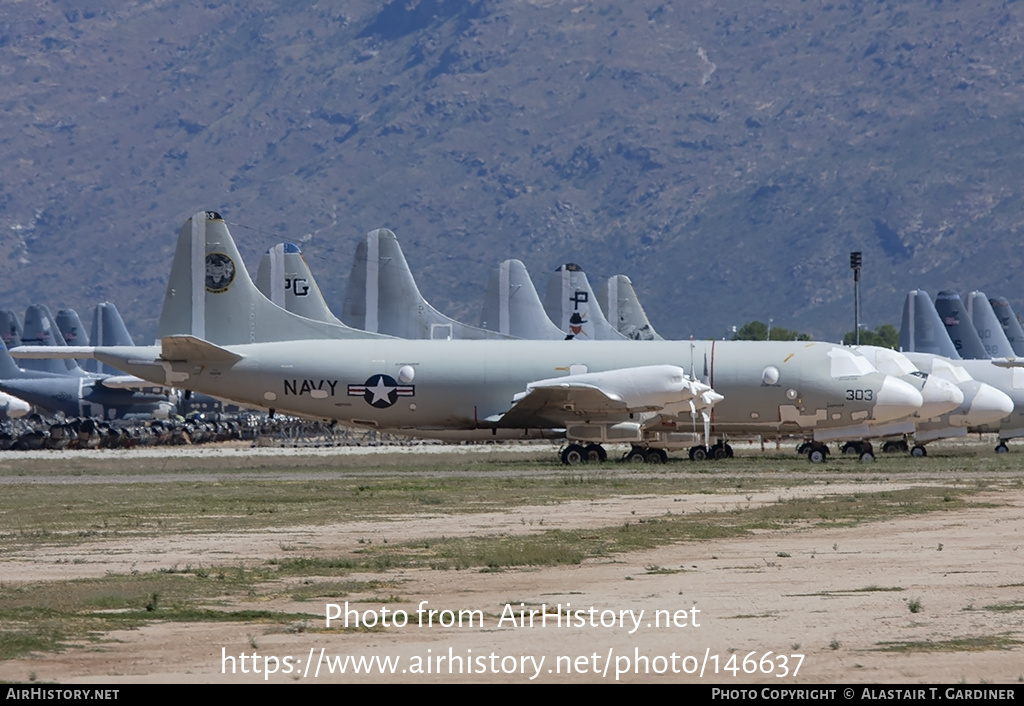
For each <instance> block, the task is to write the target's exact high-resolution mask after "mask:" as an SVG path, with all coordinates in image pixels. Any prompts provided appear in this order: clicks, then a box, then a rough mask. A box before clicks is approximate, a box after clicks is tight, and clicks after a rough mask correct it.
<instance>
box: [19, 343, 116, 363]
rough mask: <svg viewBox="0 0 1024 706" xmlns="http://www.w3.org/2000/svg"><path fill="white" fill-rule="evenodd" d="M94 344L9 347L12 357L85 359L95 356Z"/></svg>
mask: <svg viewBox="0 0 1024 706" xmlns="http://www.w3.org/2000/svg"><path fill="white" fill-rule="evenodd" d="M95 352H96V348H95V346H18V347H17V348H12V349H11V357H12V358H28V359H30V360H50V359H52V358H64V359H68V358H71V359H74V358H80V359H82V360H87V359H89V358H93V357H95V356H94V355H93V354H94V353H95Z"/></svg>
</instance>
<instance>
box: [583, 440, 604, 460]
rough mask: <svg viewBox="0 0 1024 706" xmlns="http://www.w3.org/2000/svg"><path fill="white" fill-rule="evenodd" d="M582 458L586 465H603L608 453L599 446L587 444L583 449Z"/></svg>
mask: <svg viewBox="0 0 1024 706" xmlns="http://www.w3.org/2000/svg"><path fill="white" fill-rule="evenodd" d="M583 457H584V458H585V459H586V462H587V463H604V462H605V461H607V460H608V452H607V451H605V450H604V447H603V446H601V444H587V446H586V448H585V449H583Z"/></svg>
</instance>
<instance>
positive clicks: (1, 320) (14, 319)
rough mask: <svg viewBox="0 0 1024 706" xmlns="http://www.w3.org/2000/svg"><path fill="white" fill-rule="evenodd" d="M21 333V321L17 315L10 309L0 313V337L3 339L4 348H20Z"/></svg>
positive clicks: (22, 330) (22, 331)
mask: <svg viewBox="0 0 1024 706" xmlns="http://www.w3.org/2000/svg"><path fill="white" fill-rule="evenodd" d="M23 333H24V329H23V328H22V325H21V319H19V318H18V315H17V314H15V313H14V312H13V311H11V310H10V309H4V310H3V311H0V337H2V338H3V341H4V345H5V346H7V347H8V348H14V347H15V346H20V345H21V336H22V334H23Z"/></svg>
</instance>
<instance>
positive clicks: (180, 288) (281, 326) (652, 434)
mask: <svg viewBox="0 0 1024 706" xmlns="http://www.w3.org/2000/svg"><path fill="white" fill-rule="evenodd" d="M976 295H977V296H976ZM946 302H955V306H957V307H959V298H958V297H955V295H954V296H950V295H949V293H942V294H940V297H939V302H938V304H939V306H940V307H942V306H945V305H946ZM993 302H994V303H995V302H1001V303H999V304H997V306H996V311H998V312H999V313H998V314H996V313H994V312H993V309H992V306H989V302H988V300H987V299H986V298H984V295H980V293H972V296H971V297H970V299H969V305H970V306H969V307H968V308H969V309H970V308H971V307H973V309H972V310H971V311H970V312H968V311H966V310H963V307H959V308H957V309H956V310H955V311H953V310H952V309H950V310H949V311H950V312H952V313H946V314H944V316H945V321H943V319H942V318H940V315H939V313H938V312H937V311H936V310H935V307H934V306H933V305H932V303H931V300H930V298H929V297H928V296H927V294H925V293H923V292H919V291H918V292H912V293H911V294H910V295H909V296H908V299H907V305H906V308H905V311H904V324H903V329H902V334H901V335H903V336H906V337H908V338H907V340H906V341H901V346H902V348H903V349H904V350H905V351H908V352H907V353H900V352H896V351H892V350H888V349H883V348H875V347H870V346H859V347H846V346H841V345H837V344H831V343H824V342H807V341H792V342H781V341H771V342H769V341H763V342H756V341H710V340H709V341H694V340H690V341H666V340H664V339H663V338H662V337H661V336H659V335H658V334H657V333H656V332H655V331H654V328H653V327H652V326H651V324H650V321H649V320H648V319H647V316H646V314H645V313H644V311H643V308H642V307H641V305H640V302H639V300H638V299H637V296H636V293H635V291H634V290H633V287H632V284H631V282H630V281H629V279H628V278H627V277H625V276H623V275H618V276H616V277H613V278H611V279H609V280H608V281H607V282H606V283H605V285H604V286H603V287H602V291H601V293H600V295H595V294H594V292H593V290H592V289H591V288H590V285H589V283H588V282H587V280H586V276H585V274H584V272H583V271H582V269H580V268H579V267H578V266H576V265H572V264H568V265H563V266H561V267H559V268H558V269H557V270H556V271H555V272H554V273H553V274H552V275H551V278H550V280H549V282H548V286H547V290H546V293H545V297H544V299H543V300H542V299H541V298H540V296H539V295H538V293H537V290H536V289H535V287H534V285H533V282H532V281H531V279H530V276H529V274H528V273H527V271H526V268H525V267H524V266H523V264H522V263H521V262H519V261H518V260H506V261H505V262H503V263H501V264H500V265H499V267H498V269H497V270H496V272H495V273H494V274H493V275H492V277H491V279H490V282H489V284H488V288H487V296H486V300H485V304H484V308H483V313H482V317H481V322H480V325H479V326H469V325H466V324H463V323H460V322H458V321H455V320H453V319H451V318H449V317H447V316H445V315H444V314H442V313H441V312H439V311H437V310H436V309H435V308H433V307H432V306H431V305H430V304H429V303H427V302H426V301H425V300H424V298H423V296H422V295H421V294H420V292H419V289H418V288H417V287H416V283H415V281H414V279H413V276H412V273H411V271H410V269H409V266H408V264H407V262H406V260H405V257H404V256H403V254H402V251H401V249H400V247H399V245H398V240H397V238H396V237H395V235H394V233H392V232H391V231H389V230H386V229H378V230H374V231H371V232H370V233H368V234H367V236H366V237H365V238H364V239H363V240H362V241H360V243H359V246H358V249H357V252H356V259H355V262H354V264H353V269H352V273H351V275H350V277H349V286H348V290H347V293H346V297H345V301H344V304H343V306H342V311H341V317H340V318H338V317H336V316H335V315H334V314H333V313H332V312H331V311H330V309H329V308H328V306H327V304H326V302H325V301H324V298H323V296H322V295H321V293H320V289H319V287H318V286H317V285H316V282H315V280H314V278H313V275H312V273H311V271H310V269H309V267H308V265H307V263H306V261H305V259H304V258H303V257H302V254H301V252H300V251H299V249H298V248H297V247H295V246H294V245H291V244H280V245H277V246H275V247H273V248H271V249H270V250H269V251H267V253H266V255H265V256H264V258H263V260H262V262H261V263H260V267H259V272H258V274H257V277H256V281H255V282H254V281H253V280H252V279H251V278H250V276H249V274H248V272H247V271H246V269H245V267H244V266H243V264H242V258H241V256H240V255H239V252H238V250H237V247H236V245H235V243H234V240H233V239H232V237H231V234H230V233H229V231H228V227H227V224H226V223H225V222H224V220H223V219H222V218H221V216H220V215H219V214H217V213H215V212H212V211H205V212H199V213H197V214H195V215H194V216H193V217H191V218H190V219H188V220H187V221H186V222H185V224H184V226H183V227H182V229H181V232H180V234H179V237H178V242H177V247H176V249H175V255H174V260H173V263H172V266H171V274H170V278H169V281H168V284H167V292H166V296H165V299H164V304H163V309H162V312H161V317H160V323H159V329H158V338H159V340H158V342H157V344H156V345H153V346H132V345H131V344H130V343H110V342H108V341H107V340H105V339H97V338H96V336H95V335H94V337H93V338H94V340H97V341H98V343H99V344H100V345H96V346H89V345H72V346H65V347H52V346H40V345H25V346H22V347H20V348H18V349H15V350H14V351H13V354H14V355H15V356H16V357H19V358H25V359H29V360H32V359H42V358H64V359H71V358H77V359H94V360H97V361H100V362H101V363H103V364H106V365H110V366H113V367H114V368H116V369H118V370H120V371H123V372H124V373H127V374H128V375H130V376H134V378H138V379H140V380H143V381H147V383H149V384H152V385H159V386H162V387H164V388H167V389H171V388H175V389H182V390H186V391H189V392H190V393H202V394H206V395H211V396H213V397H215V398H219V399H224V400H230V401H232V402H234V403H237V404H240V405H244V406H246V407H252V408H259V409H264V410H268V411H269V412H270V413H271V414H273V413H275V412H280V413H283V414H289V415H296V416H304V417H310V418H316V419H324V420H330V421H333V422H337V423H341V424H345V425H350V426H354V427H361V428H373V429H379V430H384V431H391V432H397V433H401V434H406V435H410V436H420V437H428V438H438V439H444V440H487V439H529V438H561V439H565V441H566V444H565V446H564V448H563V451H562V453H561V457H562V460H563V461H564V462H565V463H568V464H574V463H585V462H597V461H603V460H605V458H606V456H607V454H606V451H605V448H604V444H608V443H623V444H629V445H630V451H629V452H628V453H627V455H626V457H627V458H628V459H629V460H631V461H645V462H649V463H660V462H663V461H665V460H666V458H667V452H668V451H669V450H676V449H688V450H689V455H690V458H692V459H695V460H697V459H703V458H709V457H710V458H723V457H727V456H731V455H732V449H731V447H730V445H729V443H728V442H729V441H730V440H732V439H736V438H750V437H766V436H767V437H777V436H781V435H792V436H797V437H800V438H802V439H804V443H803V444H802V445H801V448H802V449H803V450H804V451H806V452H807V454H808V456H809V458H810V459H811V460H812V461H815V462H818V461H822V460H824V459H825V457H826V455H827V453H828V446H827V444H828V443H829V442H833V441H845V442H847V443H846V446H845V447H844V450H846V451H852V452H855V453H858V454H860V455H861V456H862V457H864V458H870V457H872V455H873V451H874V449H873V446H872V444H871V440H879V441H882V442H883V443H884V444H885V446H884V448H885V449H886V450H896V449H908V448H910V443H911V442H912V443H913V448H912V449H911V452H912V453H913V454H914V455H924V453H925V444H927V443H928V442H930V441H932V440H935V439H941V438H948V437H955V436H961V435H964V434H967V433H968V431H979V432H995V433H998V435H999V438H1000V446H999V448H998V449H997V450H1005V449H1006V446H1005V441H1006V440H1007V439H1010V438H1013V437H1016V436H1022V435H1024V370H1021V369H1020V368H1018V367H1016V361H1015V358H1014V356H1016V355H1018V353H1017V351H1016V350H1015V349H1013V348H1012V345H1011V344H1010V343H1009V341H1013V340H1017V341H1018V342H1024V334H1022V333H1021V332H1020V327H1019V325H1017V328H1016V329H1015V330H1014V331H1009V329H1011V328H1012V325H1011V324H1016V317H1015V316H1013V314H1012V312H1010V310H1009V306H1008V305H1007V304H1006V303H1005V300H993ZM983 303H984V304H985V305H986V306H987V308H986V307H983V306H982V304H983ZM983 309H984V312H983V311H982V310H983ZM929 312H930V313H929ZM975 312H977V313H975ZM969 313H971V314H974V320H975V321H977V322H979V323H978V328H977V329H974V327H972V326H969V325H968V324H969V320H968V314H969ZM606 314H607V318H606ZM988 315H991V316H992V317H993V319H994V320H995V321H996V325H995V326H992V325H990V324H989V323H985V324H983V323H981V322H983V321H984V322H987V321H988V319H986V318H984V317H985V316H988ZM1006 317H1009V318H1006ZM1001 319H1005V321H1004V322H1003V323H1002V324H1000V323H999V321H1000V320H1001ZM1011 320H1012V321H1011ZM953 321H955V322H956V323H957V324H958V325H960V326H961V327H962V328H963V327H964V326H967V328H968V329H971V330H976V331H977V330H982V328H981V327H982V326H983V325H984V326H988V327H989V328H987V329H984V330H985V331H988V333H987V334H986V335H985V336H984V341H983V344H982V346H981V350H983V351H985V353H986V355H987V357H986V359H984V360H977V361H971V360H961V359H960V353H958V350H959V351H960V352H963V353H965V357H966V354H967V349H966V346H967V344H966V343H965V342H964V340H965V336H966V334H960V333H956V334H954V335H955V336H960V337H959V338H955V339H952V340H951V339H950V338H949V336H948V335H947V334H946V328H947V326H952V325H954V324H953V323H951V322H953ZM963 322H966V323H963ZM1003 327H1006V330H1007V331H1008V335H1007V336H1006V338H1007V344H1006V345H1007V346H1010V347H1009V348H1006V349H1005V350H1004V349H1002V348H999V347H998V346H1001V345H1002V344H1003V341H1002V339H1001V338H1000V337H999V336H998V335H996V331H995V329H996V328H998V329H999V333H1002V332H1003V330H1004V328H1003ZM965 330H966V329H965ZM944 335H945V336H946V339H947V341H948V346H946V347H945V348H943V349H942V350H939V349H938V347H940V346H942V340H941V339H942V336H944ZM954 340H955V341H956V343H954ZM986 347H987V348H986ZM50 364H53V361H51V363H50ZM12 365H13V363H12ZM134 378H132V379H134ZM4 389H6V388H4ZM15 394H16V393H15Z"/></svg>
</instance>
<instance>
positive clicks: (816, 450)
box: [807, 441, 828, 463]
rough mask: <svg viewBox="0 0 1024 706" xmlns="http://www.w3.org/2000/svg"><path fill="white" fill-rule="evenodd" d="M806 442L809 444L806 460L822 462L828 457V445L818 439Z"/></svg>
mask: <svg viewBox="0 0 1024 706" xmlns="http://www.w3.org/2000/svg"><path fill="white" fill-rule="evenodd" d="M807 443H808V444H809V446H810V447H809V449H808V451H807V460H808V461H810V462H811V463H824V462H825V459H827V458H828V446H826V445H825V444H822V443H821V442H819V441H809V442H807Z"/></svg>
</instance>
